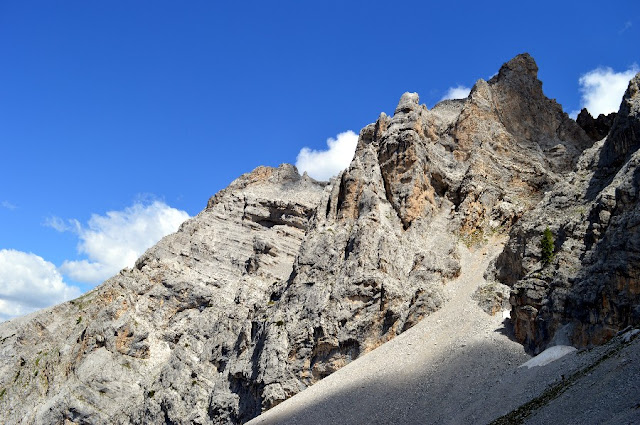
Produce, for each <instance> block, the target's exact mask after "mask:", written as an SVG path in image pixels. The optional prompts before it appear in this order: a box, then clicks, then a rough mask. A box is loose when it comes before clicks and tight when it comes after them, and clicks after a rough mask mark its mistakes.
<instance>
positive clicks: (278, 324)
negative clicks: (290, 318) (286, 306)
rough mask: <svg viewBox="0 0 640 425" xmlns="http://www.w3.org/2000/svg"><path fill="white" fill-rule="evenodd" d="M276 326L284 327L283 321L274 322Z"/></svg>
mask: <svg viewBox="0 0 640 425" xmlns="http://www.w3.org/2000/svg"><path fill="white" fill-rule="evenodd" d="M276 326H284V321H282V320H278V321H277V322H276Z"/></svg>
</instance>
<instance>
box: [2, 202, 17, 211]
mask: <svg viewBox="0 0 640 425" xmlns="http://www.w3.org/2000/svg"><path fill="white" fill-rule="evenodd" d="M0 205H1V206H2V207H3V208H6V209H8V210H15V209H16V208H18V207H16V206H15V205H13V204H12V203H11V202H9V201H2V202H0Z"/></svg>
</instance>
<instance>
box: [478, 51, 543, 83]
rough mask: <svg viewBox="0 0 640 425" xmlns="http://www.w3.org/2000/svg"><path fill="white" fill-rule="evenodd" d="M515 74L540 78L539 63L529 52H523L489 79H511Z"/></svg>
mask: <svg viewBox="0 0 640 425" xmlns="http://www.w3.org/2000/svg"><path fill="white" fill-rule="evenodd" d="M514 75H518V76H521V77H529V78H532V79H535V80H537V79H538V65H537V64H536V61H535V60H534V59H533V57H532V56H531V55H530V54H529V53H521V54H519V55H517V56H516V57H514V58H513V59H511V60H510V61H508V62H506V63H505V64H503V65H502V66H501V67H500V71H498V74H497V75H496V76H494V77H493V78H491V79H490V80H489V82H490V83H496V82H500V81H501V80H504V79H507V80H508V79H511V78H512V77H513V76H514Z"/></svg>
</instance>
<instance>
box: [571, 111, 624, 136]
mask: <svg viewBox="0 0 640 425" xmlns="http://www.w3.org/2000/svg"><path fill="white" fill-rule="evenodd" d="M615 118H616V113H615V112H611V113H610V114H608V115H604V114H600V115H598V118H593V117H592V116H591V114H590V113H589V111H587V108H583V109H582V110H581V111H580V113H579V114H578V117H577V118H576V123H577V124H578V125H579V126H580V127H582V129H583V130H584V131H585V133H587V135H588V136H589V137H591V139H592V140H593V141H594V142H597V141H598V140H602V139H604V138H605V137H606V135H607V134H609V130H611V126H612V125H613V120H614V119H615Z"/></svg>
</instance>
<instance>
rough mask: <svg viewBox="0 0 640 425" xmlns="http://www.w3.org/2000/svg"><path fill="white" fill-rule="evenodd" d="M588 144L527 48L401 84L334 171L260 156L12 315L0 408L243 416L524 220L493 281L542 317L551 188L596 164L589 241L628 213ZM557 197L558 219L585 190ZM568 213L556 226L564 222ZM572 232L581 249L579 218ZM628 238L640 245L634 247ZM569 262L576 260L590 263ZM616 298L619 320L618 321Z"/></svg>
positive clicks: (0, 333) (37, 414)
mask: <svg viewBox="0 0 640 425" xmlns="http://www.w3.org/2000/svg"><path fill="white" fill-rule="evenodd" d="M630 102H631V106H629V108H630V110H632V109H633V108H634V107H635V106H633V101H631V100H630ZM618 118H619V117H618ZM618 118H616V123H618V124H616V125H614V127H616V126H617V127H616V128H618V129H619V130H616V131H619V133H620V134H621V136H619V138H618V139H615V140H620V141H619V142H615V141H613V140H614V139H612V142H611V143H613V144H612V145H611V147H610V148H608V149H611V151H612V152H622V151H624V152H625V153H624V155H627V156H628V155H632V156H633V154H632V153H631V151H632V148H633V146H634V143H635V142H633V137H635V136H634V134H636V133H634V131H635V130H633V128H634V127H633V126H634V125H635V124H633V122H629V121H624V120H622V119H621V120H618ZM624 129H627V130H624ZM628 129H631V130H628ZM612 134H613V129H612ZM616 134H617V133H616ZM629 137H631V139H629ZM629 140H631V141H629ZM592 143H593V142H592V140H591V139H590V138H589V137H588V136H587V135H586V134H585V132H584V131H583V130H582V129H581V128H580V127H579V126H578V125H577V124H576V123H575V122H574V121H572V120H571V119H569V118H568V116H567V115H566V114H565V113H564V112H563V111H562V108H561V107H560V105H558V104H557V103H556V102H555V101H553V100H550V99H548V98H547V97H546V96H545V95H544V94H543V92H542V83H541V82H540V81H539V80H538V79H537V66H536V64H535V62H534V61H533V59H532V58H531V57H530V56H529V55H527V54H523V55H519V56H517V57H516V58H514V59H512V60H511V61H509V62H508V63H506V64H505V65H503V66H502V68H501V69H500V72H499V73H498V75H496V76H495V77H494V78H492V79H491V80H490V81H488V82H487V81H484V80H478V82H477V83H476V84H475V86H474V88H473V90H472V91H471V93H470V95H469V97H468V98H467V99H463V100H449V101H443V102H441V103H439V104H438V105H436V106H435V107H434V108H433V109H431V110H428V109H427V108H426V107H425V106H424V105H421V104H420V103H419V97H418V95H417V94H415V93H405V94H404V95H402V97H401V99H400V102H399V103H398V106H397V108H396V110H395V113H394V115H393V116H392V117H389V116H387V115H385V114H381V115H380V117H379V118H378V119H377V121H376V122H375V123H373V124H370V125H368V126H366V127H365V128H364V129H362V131H361V132H360V137H359V141H358V146H357V149H356V153H355V156H354V159H353V161H352V162H351V165H350V166H349V167H348V168H347V169H346V170H345V171H343V172H342V173H340V175H338V176H337V177H336V178H334V179H332V180H331V182H329V183H322V182H316V181H314V180H312V179H310V178H308V177H307V176H306V175H305V176H300V175H299V174H298V172H297V170H295V167H293V166H290V165H283V166H280V167H279V168H270V167H259V168H257V169H256V170H254V171H253V172H251V173H248V174H245V175H243V176H241V177H240V178H239V179H237V180H236V181H234V182H233V183H232V184H231V185H230V186H229V187H228V188H227V189H224V190H223V191H221V192H219V193H218V194H216V195H215V196H214V197H213V198H211V200H210V201H209V203H208V205H207V208H206V209H205V210H204V211H203V212H201V213H200V214H199V215H198V216H197V217H195V218H193V219H191V220H189V221H187V222H186V223H185V224H183V226H182V227H181V229H180V230H179V231H178V232H177V233H176V234H174V235H170V236H168V237H166V238H165V239H163V240H162V241H161V242H160V243H158V244H157V245H156V246H155V247H153V248H151V249H150V250H149V251H147V252H146V253H145V254H144V255H143V256H142V257H141V258H140V259H139V260H138V262H137V263H136V266H135V267H134V268H133V269H125V270H123V271H122V272H120V274H118V275H117V276H115V277H113V278H112V279H109V280H108V281H107V282H105V283H104V284H102V285H101V286H100V287H98V288H96V289H95V290H94V291H92V292H90V293H89V294H87V295H85V296H83V297H81V298H80V299H78V300H74V301H73V302H70V303H65V304H62V305H60V306H57V307H54V308H52V309H49V310H45V311H43V312H39V313H36V314H33V315H31V316H27V317H24V318H20V319H16V320H14V321H11V322H7V323H4V324H2V325H0V356H1V359H2V362H0V391H2V390H5V392H4V395H3V396H0V409H1V410H2V411H3V412H7V413H6V417H8V418H20V419H19V420H22V418H24V422H25V423H42V424H49V423H51V424H53V423H61V422H64V421H70V422H72V423H158V422H160V423H202V424H205V423H243V422H246V421H247V420H248V419H250V418H252V417H254V416H256V415H258V414H259V413H260V412H261V411H262V410H264V409H267V408H269V407H272V406H274V405H276V404H278V403H279V402H281V401H282V400H284V399H286V398H288V397H290V396H291V395H293V394H295V393H297V392H299V391H301V390H302V389H304V388H305V387H307V386H308V385H311V384H313V383H314V382H316V381H318V380H319V379H322V378H323V377H325V376H327V375H329V374H330V373H332V372H334V371H335V370H337V369H338V368H340V367H342V366H343V365H345V364H347V363H348V362H350V361H351V360H353V359H355V358H356V357H358V356H360V355H362V354H363V353H366V352H367V351H370V350H372V349H373V348H375V347H377V346H379V345H380V344H382V343H384V342H386V341H388V340H389V339H391V338H393V337H394V336H396V335H398V334H400V333H402V332H404V331H405V330H407V329H409V328H410V327H411V326H413V325H414V324H416V323H417V322H418V321H419V320H420V319H421V318H423V317H425V316H426V315H428V314H430V313H432V312H433V311H435V310H437V309H438V308H439V307H440V306H441V305H442V304H443V303H444V302H446V297H445V295H444V294H445V293H444V291H443V287H444V285H446V283H447V281H448V280H450V279H452V278H453V277H455V276H457V275H458V274H459V273H460V264H459V260H458V258H459V257H458V252H457V244H458V241H459V239H460V238H462V239H463V240H464V241H466V242H467V243H478V242H479V243H481V242H482V239H483V235H485V234H486V233H487V232H507V231H509V229H511V228H512V226H513V225H514V223H516V222H518V220H520V219H521V217H524V218H525V219H522V220H520V222H524V223H531V224H530V225H529V227H523V226H524V225H522V226H521V225H520V224H519V223H520V222H518V225H517V226H516V227H514V228H513V230H512V232H511V241H510V243H509V244H508V245H507V248H505V252H504V253H503V255H502V256H501V259H500V261H499V264H498V266H497V271H498V276H499V278H500V280H503V281H504V282H505V283H508V284H510V285H512V286H513V285H514V284H515V291H516V295H513V296H512V302H513V303H514V304H516V305H517V306H518V307H514V308H515V309H516V313H517V314H518V315H519V316H518V317H520V316H522V315H523V314H525V313H526V312H527V311H533V310H531V309H537V310H536V311H540V310H541V305H542V304H540V306H539V307H540V308H538V307H536V306H538V304H536V303H537V302H539V303H547V304H548V302H547V301H544V300H545V299H546V298H545V297H548V296H551V297H555V296H556V294H557V293H556V292H553V291H551V292H549V291H548V292H544V291H543V292H544V293H543V292H540V295H537V293H536V294H533V293H531V291H529V292H527V290H526V289H522V288H526V285H534V286H535V285H536V284H538V281H539V280H544V279H543V278H540V277H534V276H533V274H532V273H533V271H532V270H533V268H532V267H534V266H533V265H534V264H535V262H536V261H537V260H538V259H537V258H535V255H534V254H532V252H534V253H535V252H536V251H535V248H532V245H531V244H532V243H535V242H532V241H535V237H534V238H533V239H532V235H535V232H536V231H537V229H538V227H540V226H541V225H542V224H541V222H539V221H536V220H538V219H539V218H540V212H536V211H538V209H539V208H543V206H544V205H546V204H548V203H549V202H550V201H549V199H550V198H549V196H548V195H547V196H545V194H546V193H550V192H549V191H550V190H551V189H552V188H553V187H554V185H555V189H553V190H554V192H553V193H554V194H556V193H559V192H558V191H560V190H561V189H562V188H563V187H565V186H563V185H566V184H569V183H566V182H571V181H574V180H575V179H576V178H577V177H575V176H576V175H578V174H579V173H580V172H582V171H578V172H574V170H587V171H584V172H582V174H579V175H580V176H582V177H580V178H582V180H580V182H582V183H580V184H583V186H584V188H583V189H584V190H583V191H584V194H583V195H581V196H583V198H584V199H586V198H587V197H588V194H590V193H596V192H597V193H598V196H600V194H602V196H600V197H594V198H592V199H591V200H590V201H593V202H596V200H598V199H600V200H601V201H598V202H600V204H601V205H602V207H598V208H600V209H597V210H596V209H594V210H593V211H598V212H597V213H596V212H593V213H592V212H591V210H589V214H590V215H589V217H592V216H593V221H592V227H591V233H589V234H590V235H594V236H593V237H591V239H588V238H587V237H586V236H585V238H583V239H584V240H585V242H584V244H591V245H590V247H592V248H593V249H596V247H597V246H600V245H598V244H599V243H600V242H599V241H600V240H601V239H602V237H601V235H602V234H603V232H607V231H609V230H607V228H606V226H607V224H604V223H605V221H606V223H609V221H607V220H610V219H611V217H613V216H614V215H615V214H617V211H619V210H620V211H622V209H621V208H623V207H622V205H624V208H631V209H633V208H635V207H634V206H633V205H635V204H634V199H635V196H636V195H635V192H634V189H633V187H636V186H633V184H635V183H633V184H632V183H629V185H628V186H624V185H623V186H620V185H619V184H618V180H615V179H613V180H615V182H616V183H615V187H614V188H613V189H610V190H609V192H606V194H607V195H606V196H605V192H603V191H601V190H600V188H602V187H604V186H603V185H605V186H606V185H609V186H610V185H611V184H614V183H612V181H613V180H611V181H609V180H607V178H609V177H606V176H605V177H598V179H596V180H594V181H591V180H589V177H590V176H592V175H591V174H589V173H590V171H588V170H590V169H592V168H589V167H595V165H594V164H595V162H594V161H596V160H597V158H600V157H599V156H597V155H596V154H597V153H598V152H600V150H601V149H602V146H603V143H602V142H601V143H599V144H596V145H595V146H594V147H591V145H592ZM585 149H587V151H586V153H584V154H583V152H584V151H585ZM581 154H582V156H580V155H581ZM596 157H597V158H596ZM579 158H580V159H579ZM589 158H591V159H589ZM589 161H591V162H589ZM614 162H615V161H613V162H611V164H613V163H614ZM629 167H631V166H629ZM629 169H631V168H629ZM634 170H635V168H634ZM576 173H577V174H576ZM630 173H632V172H631V171H630ZM632 174H633V173H632ZM625 175H626V174H625ZM633 175H634V176H635V174H633ZM571 179H573V180H571ZM625 181H626V180H625ZM572 184H573V183H572ZM576 184H578V183H576ZM609 186H607V187H609ZM576 187H582V186H579V185H578V186H576ZM625 187H628V189H624V188H625ZM593 188H596V189H593ZM623 189H624V190H623ZM625 190H626V191H625ZM594 191H595V192H594ZM581 193H582V192H581ZM611 196H613V197H614V200H617V199H618V198H616V197H619V199H620V200H621V201H620V202H621V203H620V208H618V209H616V208H617V205H618V204H616V203H613V204H612V203H611V202H613V201H611ZM554 199H555V201H554V202H555V204H554V205H558V207H557V210H558V211H560V212H561V213H562V214H565V213H567V212H568V211H570V210H571V208H572V207H573V206H575V205H577V204H576V199H578V198H576V197H575V196H574V194H573V192H571V194H570V195H567V196H566V197H565V198H562V197H561V196H560V195H554ZM563 199H564V201H563ZM580 199H582V198H580ZM561 202H564V204H561ZM585 202H586V201H585ZM616 202H617V201H616ZM600 204H599V205H600ZM536 205H538V206H537V207H536ZM534 207H535V208H536V209H535V210H532V208H534ZM605 210H606V211H607V212H608V214H609V215H608V216H607V212H604V213H601V212H602V211H605ZM528 211H529V212H528ZM562 214H556V215H555V216H554V217H556V216H557V219H558V222H557V223H570V222H567V221H562V220H561V217H563V216H562ZM528 217H530V218H528ZM596 217H597V219H598V220H601V221H597V220H596ZM527 220H528V221H527ZM602 220H604V221H602ZM586 222H587V221H585V220H581V221H580V222H579V223H576V226H578V225H580V226H582V225H583V224H584V223H586ZM554 223H555V222H554ZM625 223H626V222H625ZM629 223H632V221H629ZM552 225H553V227H554V230H555V231H556V232H559V230H558V229H559V228H560V226H561V224H558V225H557V226H555V225H554V224H553V223H552ZM625 225H626V224H625ZM631 225H632V224H628V226H631ZM562 226H564V227H562V229H564V230H562V232H564V233H562V235H565V236H563V237H564V238H565V239H564V240H565V242H564V243H565V245H563V246H565V247H567V249H568V247H569V245H571V244H572V243H574V242H571V241H573V240H574V239H571V237H570V236H569V235H570V232H572V231H574V230H571V229H569V227H567V226H568V224H562ZM598 226H600V227H598ZM620 229H622V228H620ZM620 231H622V230H620ZM557 234H560V233H557ZM558 239H560V238H558ZM567 241H568V242H567ZM618 242H619V243H623V242H622V241H620V240H618ZM576 243H577V242H576ZM581 243H582V242H581ZM624 243H626V242H624ZM633 243H635V242H633ZM585 246H586V245H585ZM634 246H635V245H634ZM625 249H626V250H627V251H625V252H629V255H630V256H631V255H632V252H633V251H632V246H631V245H630V246H629V247H628V248H625ZM567 252H570V251H567ZM633 255H635V254H633ZM556 258H557V260H558V261H559V260H560V259H561V258H563V257H562V254H560V253H559V254H558V255H557V257H556ZM585 258H586V257H585ZM634 259H635V257H624V258H622V257H621V258H619V259H618V260H617V261H618V262H619V264H620V267H619V268H618V269H619V270H620V273H619V278H618V279H617V280H616V282H617V285H619V286H620V285H622V286H624V285H628V286H629V288H633V285H634V284H632V283H628V282H631V280H630V279H632V276H635V275H634V273H635V272H634V270H635V269H634V268H633V267H630V268H627V269H624V270H623V268H622V264H623V262H624V261H626V260H634ZM566 261H567V262H568V263H571V261H573V263H571V264H576V267H578V269H577V270H576V273H578V272H580V271H581V270H582V268H581V267H587V266H586V265H588V264H592V265H593V267H596V263H597V261H595V260H594V261H593V263H588V262H587V260H586V259H585V260H582V259H580V260H575V259H571V260H569V259H568V260H566ZM607 264H608V263H607ZM607 264H604V265H603V266H602V267H604V268H602V269H598V270H603V273H604V272H606V271H607V270H608V269H607V267H609V266H608V265H607ZM567 267H570V266H567ZM589 267H591V266H589ZM618 269H616V270H618ZM585 270H586V269H585ZM589 270H591V269H589ZM593 270H596V269H593ZM593 273H595V271H594V272H593ZM536 276H537V275H536ZM534 278H535V279H538V280H533V279H534ZM544 282H546V283H545V284H547V286H549V285H548V282H547V281H544ZM567 282H568V280H567ZM632 290H634V289H629V291H632ZM518 291H520V292H522V293H524V294H526V296H528V297H529V298H527V299H525V298H522V297H520V298H518V297H519V295H517V294H518V293H519V292H518ZM523 291H524V292H523ZM586 291H587V292H588V290H586ZM530 293H531V295H528V294H530ZM567 294H569V292H567ZM575 294H577V295H575V297H578V296H582V295H581V294H582V293H580V292H575ZM590 294H591V293H590V292H589V294H587V295H584V296H583V298H588V296H591V295H590ZM611 294H613V292H611ZM535 297H538V298H535ZM534 298H535V299H534ZM566 299H572V298H570V297H569V295H567V298H566ZM576 299H577V298H576ZM608 299H610V298H608ZM530 300H532V301H530ZM594 302H599V301H594ZM616 302H617V301H616ZM565 304H566V303H565ZM565 304H563V305H565ZM636 304H637V303H636ZM566 305H567V306H573V305H574V304H571V303H570V302H569V304H566ZM520 307H521V308H520ZM567 308H569V307H567ZM570 308H574V307H570ZM580 308H581V306H580V305H579V304H575V309H576V311H578V310H580ZM527 309H529V310H527ZM614 310H615V309H614ZM614 310H607V311H608V312H613V313H611V314H610V316H607V317H612V318H613V319H611V320H614V321H615V320H618V317H622V316H621V315H624V314H625V313H624V312H623V310H620V309H618V310H615V311H614ZM572 311H573V310H572ZM625 311H626V310H625ZM550 314H551V315H553V314H555V313H554V312H553V311H552V312H551V313H550ZM567 314H568V313H567ZM576 314H577V313H576ZM606 314H609V313H606ZM535 317H538V316H535ZM540 317H542V316H540ZM536 320H537V319H536ZM576 320H583V319H576ZM598 320H600V319H598ZM607 320H609V319H607ZM534 322H535V320H533V321H529V322H525V321H522V320H520V319H517V320H516V324H517V328H518V332H519V335H520V336H521V339H522V340H523V341H525V342H528V343H529V342H530V341H534V342H531V343H532V344H534V346H537V345H536V344H544V341H546V339H545V338H547V339H548V337H549V335H551V334H552V333H553V331H554V329H555V328H554V326H555V325H549V326H548V327H547V328H545V329H546V330H545V331H544V332H547V334H545V335H547V336H545V337H544V338H538V339H527V338H528V336H527V335H529V333H531V334H532V335H533V334H536V332H541V331H538V330H536V329H542V328H536V329H534V330H531V331H530V323H534ZM535 323H537V322H535ZM580 323H583V322H580ZM584 323H591V322H588V321H584ZM585 326H586V325H585ZM616 326H618V325H616ZM616 326H614V328H615V327H616ZM556 327H557V326H556ZM528 332H529V333H528ZM523 335H525V336H524V337H523ZM35 371H37V372H38V374H37V375H36V374H35ZM11 420H13V419H11ZM15 421H18V419H15Z"/></svg>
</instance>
